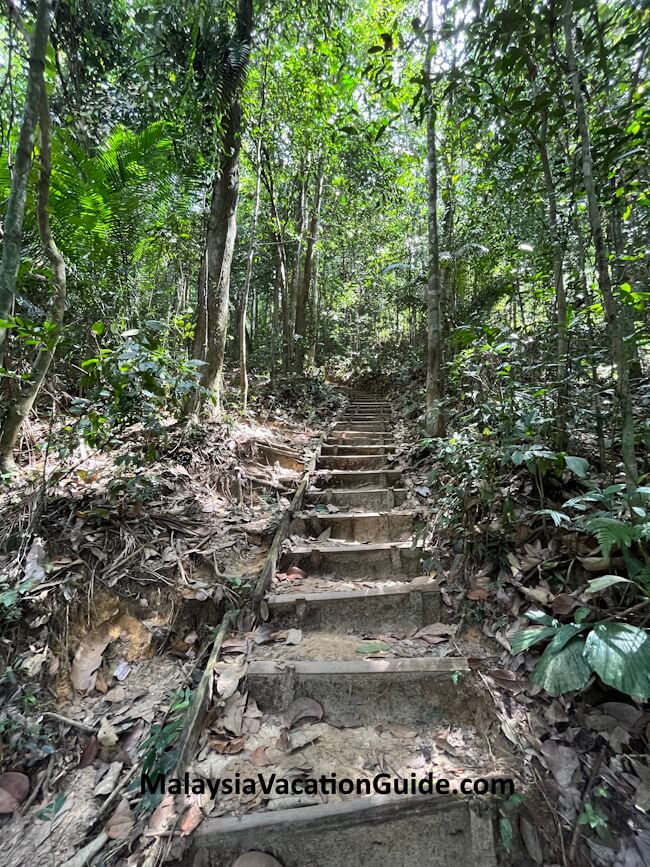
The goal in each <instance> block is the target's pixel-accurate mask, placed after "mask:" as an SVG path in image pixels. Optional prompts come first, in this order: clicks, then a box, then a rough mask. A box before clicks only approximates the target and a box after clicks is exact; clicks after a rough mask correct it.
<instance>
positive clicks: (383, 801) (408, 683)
mask: <svg viewBox="0 0 650 867" xmlns="http://www.w3.org/2000/svg"><path fill="white" fill-rule="evenodd" d="M392 430H393V422H392V414H391V408H390V406H389V405H388V404H387V403H386V402H385V401H382V400H379V399H378V398H376V397H374V396H372V395H364V394H355V395H353V396H352V399H351V402H350V405H349V407H348V409H347V410H346V412H345V414H344V415H343V416H342V417H341V418H340V419H339V420H338V421H337V422H336V423H335V424H334V425H333V427H332V429H331V431H330V433H329V436H328V437H327V439H326V440H325V442H324V444H323V446H322V449H321V451H320V455H319V457H318V459H317V465H316V473H315V477H314V481H313V487H312V488H311V489H310V490H309V491H308V492H307V494H306V497H305V507H304V511H303V512H302V513H300V514H298V515H296V516H295V518H294V520H293V523H292V525H291V537H292V539H295V537H296V536H300V537H301V538H300V541H299V542H298V543H295V544H293V545H292V547H291V549H290V550H288V551H287V552H286V553H285V554H283V556H282V559H281V562H280V567H279V568H280V571H281V572H286V570H287V569H288V568H290V567H291V566H298V567H300V569H302V570H304V572H305V573H306V574H307V579H306V580H305V582H304V583H303V585H302V586H299V587H297V588H295V589H294V587H293V586H292V585H291V584H289V585H288V586H274V587H273V588H272V591H271V593H270V594H269V595H268V597H267V600H266V601H267V604H268V610H269V617H270V623H271V624H272V626H273V627H274V628H277V629H287V628H299V629H301V630H302V633H303V636H304V638H303V640H302V642H301V643H300V644H299V645H298V646H290V645H285V644H280V645H272V646H269V645H264V646H260V647H257V648H256V649H255V650H254V652H253V659H252V661H251V662H250V665H249V669H248V675H247V689H248V690H249V694H250V695H252V696H253V697H254V698H255V699H256V701H257V703H258V705H259V708H260V710H261V711H262V712H263V713H264V714H265V715H269V716H270V717H271V718H274V715H275V716H278V715H281V714H282V713H283V712H284V711H285V710H286V708H287V707H288V706H289V705H290V704H291V703H292V702H293V701H295V700H296V699H298V698H300V697H309V698H313V699H316V700H317V701H318V702H319V703H320V704H321V705H322V707H323V711H324V722H327V721H332V724H333V725H334V726H335V728H333V729H332V731H333V732H334V737H335V738H336V737H338V738H340V744H339V745H338V746H337V743H336V742H335V743H334V749H333V751H332V750H331V751H330V758H323V756H322V754H319V752H318V749H317V748H316V747H315V746H314V747H313V748H307V749H306V750H304V751H301V752H300V753H299V754H296V759H295V763H296V764H300V765H302V764H304V763H305V762H308V763H310V764H311V765H312V771H311V775H312V776H314V777H318V776H319V773H325V772H331V770H332V767H333V766H335V765H336V752H337V750H339V751H340V754H341V755H342V756H343V755H347V754H348V753H352V754H353V755H354V751H355V749H358V751H359V752H363V750H364V749H365V750H368V745H370V748H371V749H376V750H378V751H385V755H386V763H387V767H390V766H391V765H393V764H396V763H397V762H398V758H397V757H398V756H399V755H400V750H401V751H402V752H403V750H404V742H403V741H402V742H401V743H398V741H397V740H396V741H395V742H394V743H393V742H392V741H391V742H389V743H388V744H387V742H386V741H385V739H384V740H381V741H380V735H379V734H377V726H379V727H380V730H382V726H384V727H386V728H387V729H388V730H390V726H391V724H397V725H398V726H405V725H408V726H412V727H414V728H415V729H417V740H416V743H417V744H418V745H419V746H420V747H421V748H422V749H423V750H424V751H425V752H426V750H427V745H428V744H432V743H433V742H434V739H435V736H436V733H437V732H439V731H440V729H441V727H442V726H444V725H454V724H459V723H462V724H464V725H467V726H471V727H474V728H475V729H476V730H480V729H481V728H482V727H483V726H486V725H487V722H486V721H487V720H488V719H489V718H490V716H491V707H488V706H487V705H486V703H485V701H484V700H483V695H482V691H481V690H479V689H478V687H477V683H476V681H475V680H474V673H473V672H472V671H470V666H469V664H468V661H467V659H464V658H461V657H458V656H454V657H452V656H435V655H427V654H424V655H420V656H412V657H409V656H406V657H401V658H389V657H381V655H380V656H379V658H372V654H369V656H370V657H371V658H363V657H360V656H359V653H358V652H356V651H357V650H358V646H359V644H360V643H361V642H362V641H363V640H364V639H363V635H364V633H365V634H366V635H368V634H370V635H377V634H381V633H382V632H389V631H391V630H396V629H401V630H408V629H411V630H413V629H414V628H420V627H423V626H425V625H427V624H431V623H434V622H437V621H439V620H440V618H441V605H440V594H439V590H438V585H437V583H436V581H435V580H432V579H430V578H429V577H428V576H427V575H425V574H423V573H424V568H423V565H422V560H423V558H424V554H425V552H424V550H423V547H422V542H421V541H418V540H417V534H416V533H414V531H415V529H416V528H415V518H414V514H413V512H412V511H410V510H407V509H405V508H404V507H403V504H404V502H405V500H406V492H405V489H404V487H403V485H402V472H401V470H400V469H399V468H398V467H396V466H395V463H394V459H393V457H392V453H393V450H394V443H393V439H392ZM337 585H340V588H341V589H338V586H337ZM453 673H461V674H462V676H460V677H459V676H458V674H457V675H456V676H455V677H452V674H453ZM346 721H347V723H346ZM348 723H349V724H348ZM386 737H389V735H386ZM381 738H384V734H382V735H381ZM391 743H392V744H393V745H392V746H391ZM357 744H358V748H357V746H356V745H357ZM375 745H376V746H375ZM390 750H394V758H393V754H391V753H390ZM332 755H334V757H335V758H334V759H332V758H331V756H332ZM360 773H361V772H360ZM467 775H468V776H471V772H468V774H467ZM491 810H492V807H491V804H490V799H489V798H485V797H483V798H474V799H468V798H463V797H460V796H436V795H371V796H368V797H353V798H351V799H349V800H340V799H328V800H326V801H324V802H322V803H316V804H313V805H310V806H300V807H295V808H289V809H283V810H277V811H273V812H270V811H268V810H259V811H257V812H251V813H248V814H246V815H244V816H234V817H230V816H225V817H219V818H215V819H208V820H206V821H204V822H203V823H202V824H201V825H200V826H199V828H198V829H197V831H196V832H195V834H194V848H193V858H194V860H190V861H188V862H187V863H188V864H189V863H191V864H194V865H210V867H217V865H223V867H231V865H232V864H233V863H234V862H235V860H236V859H237V857H238V856H240V855H241V854H242V853H245V852H247V851H250V850H255V851H261V852H265V853H269V854H271V855H272V856H273V857H275V858H276V859H277V860H278V861H279V862H280V864H282V865H283V867H309V865H314V867H352V865H368V867H402V865H404V867H406V865H409V867H412V865H415V864H418V865H431V867H438V865H439V867H443V865H444V867H450V865H453V867H479V865H480V867H494V865H496V855H495V845H494V839H493V821H492V814H491ZM255 863H257V862H255Z"/></svg>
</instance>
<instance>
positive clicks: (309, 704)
mask: <svg viewBox="0 0 650 867" xmlns="http://www.w3.org/2000/svg"><path fill="white" fill-rule="evenodd" d="M322 718H323V707H322V705H321V704H319V702H317V701H316V700H315V699H313V698H307V697H305V698H297V699H296V700H295V701H293V702H291V704H290V705H289V707H288V708H287V709H286V711H285V712H284V724H285V725H286V727H287V728H288V729H292V728H293V727H294V726H295V725H296V723H298V722H300V721H301V720H311V721H312V722H318V721H320V720H322Z"/></svg>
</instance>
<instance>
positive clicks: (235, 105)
mask: <svg viewBox="0 0 650 867" xmlns="http://www.w3.org/2000/svg"><path fill="white" fill-rule="evenodd" d="M252 26H253V3H252V0H239V8H238V12H237V26H236V34H235V43H236V46H237V50H238V52H245V53H246V54H247V52H248V51H249V49H250V42H251V33H252ZM247 67H248V64H247V63H246V62H242V63H241V65H240V68H239V71H238V73H237V78H236V80H235V81H232V82H230V94H229V98H228V105H227V108H226V111H225V112H224V116H223V134H222V140H221V160H220V165H219V168H218V170H217V173H216V175H215V178H214V183H213V187H212V199H211V202H210V215H209V218H208V228H207V232H206V244H205V250H206V266H205V268H206V275H205V283H206V288H205V298H206V300H205V305H204V306H205V311H206V339H205V357H204V358H203V360H204V361H205V362H206V364H205V366H204V367H203V372H202V377H201V384H202V386H203V387H204V388H205V389H207V390H208V391H210V392H212V394H213V396H214V399H215V403H216V407H217V411H219V408H220V402H221V387H222V374H223V360H224V353H225V348H226V335H227V331H228V315H229V306H230V272H231V268H232V259H233V254H234V249H235V238H236V235H237V199H238V196H239V156H240V151H241V113H242V109H241V91H242V87H243V84H244V81H245V80H246V72H247ZM200 300H201V299H200V296H199V301H200ZM198 314H199V315H198V317H197V319H198V322H199V324H200V317H201V310H200V309H199V311H198ZM199 337H200V329H199V328H198V327H197V335H196V340H195V357H198V358H201V357H202V355H201V353H202V352H203V349H204V346H203V345H201V344H200V343H199V340H198V339H199Z"/></svg>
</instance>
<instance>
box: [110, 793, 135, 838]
mask: <svg viewBox="0 0 650 867" xmlns="http://www.w3.org/2000/svg"><path fill="white" fill-rule="evenodd" d="M134 825H135V816H134V815H133V813H132V812H131V808H130V807H129V802H128V801H126V800H125V799H124V798H123V799H122V801H121V802H120V805H119V807H118V808H117V810H116V811H115V812H114V813H113V815H112V816H111V818H110V819H109V820H108V822H107V823H106V825H104V831H105V833H106V836H107V837H108V838H109V840H126V838H127V837H128V836H129V834H130V833H131V829H132V828H133V826H134Z"/></svg>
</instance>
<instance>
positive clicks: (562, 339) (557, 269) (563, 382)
mask: <svg viewBox="0 0 650 867" xmlns="http://www.w3.org/2000/svg"><path fill="white" fill-rule="evenodd" d="M547 131H548V119H547V117H546V114H545V113H542V117H541V129H540V133H539V136H537V137H535V144H536V145H537V150H538V153H539V158H540V161H541V163H542V171H543V173H544V183H545V185H546V201H547V204H548V227H549V232H550V235H551V249H552V252H553V286H554V288H555V306H556V312H557V356H558V358H557V406H556V431H557V432H556V446H557V448H558V450H559V451H566V448H567V445H568V433H567V417H568V411H569V370H568V368H569V334H568V329H567V299H566V289H565V286H564V246H563V244H562V239H561V237H560V227H559V223H558V213H557V194H556V192H555V181H554V179H553V172H552V169H551V163H550V160H549V155H548V143H547V138H548V135H547Z"/></svg>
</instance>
